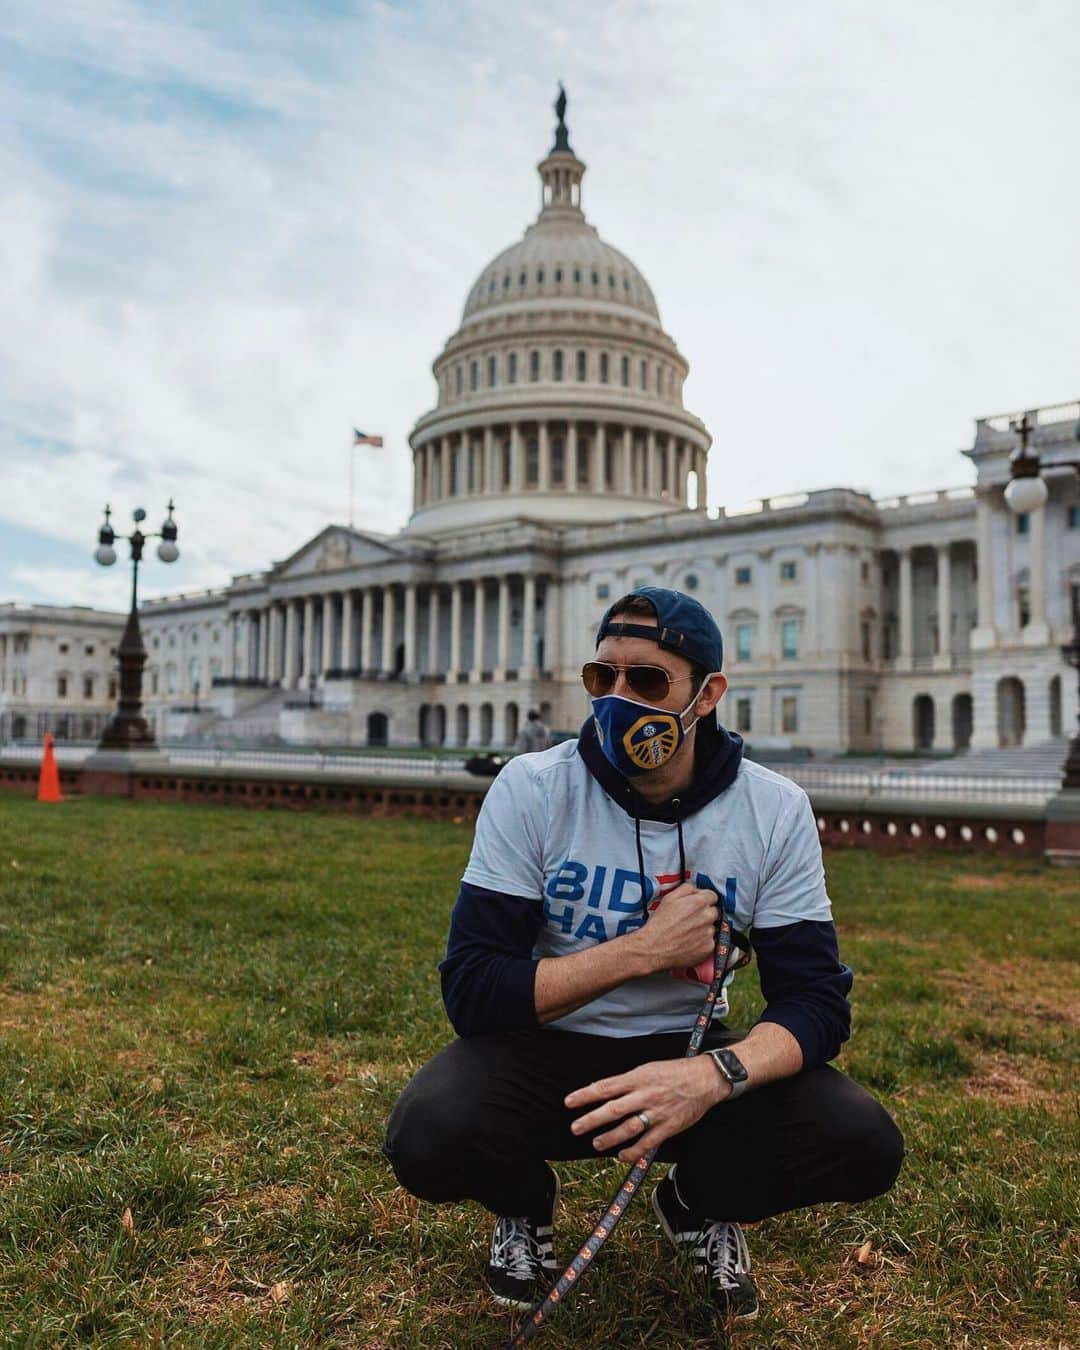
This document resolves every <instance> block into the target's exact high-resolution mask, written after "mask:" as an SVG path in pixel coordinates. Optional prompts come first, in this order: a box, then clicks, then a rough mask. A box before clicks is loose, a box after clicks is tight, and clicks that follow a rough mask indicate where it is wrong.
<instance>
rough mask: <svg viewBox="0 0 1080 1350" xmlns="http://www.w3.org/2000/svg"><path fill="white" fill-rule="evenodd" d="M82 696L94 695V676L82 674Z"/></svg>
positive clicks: (91, 696) (89, 696)
mask: <svg viewBox="0 0 1080 1350" xmlns="http://www.w3.org/2000/svg"><path fill="white" fill-rule="evenodd" d="M82 696H83V698H93V697H94V677H93V675H84V676H83V682H82Z"/></svg>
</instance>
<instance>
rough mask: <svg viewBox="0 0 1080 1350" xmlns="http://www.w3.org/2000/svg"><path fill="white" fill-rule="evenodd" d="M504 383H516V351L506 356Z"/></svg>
mask: <svg viewBox="0 0 1080 1350" xmlns="http://www.w3.org/2000/svg"><path fill="white" fill-rule="evenodd" d="M506 383H507V384H517V352H511V353H510V355H509V356H508V357H507V358H506Z"/></svg>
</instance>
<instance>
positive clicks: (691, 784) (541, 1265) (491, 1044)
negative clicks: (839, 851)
mask: <svg viewBox="0 0 1080 1350" xmlns="http://www.w3.org/2000/svg"><path fill="white" fill-rule="evenodd" d="M596 642H597V649H596V656H595V659H594V660H592V661H589V662H587V663H586V664H585V666H584V668H583V670H582V682H583V683H584V685H585V689H586V691H587V693H588V694H589V695H590V697H591V698H592V701H593V702H592V715H591V716H590V717H589V718H588V720H587V721H586V722H585V725H584V726H583V727H582V728H581V735H580V737H579V739H578V740H576V741H565V742H563V744H561V745H557V746H554V747H553V748H552V749H550V750H547V751H545V752H544V753H543V754H541V755H519V756H517V757H516V758H514V759H512V760H511V761H510V763H509V764H508V765H507V766H506V768H505V769H503V771H502V773H501V774H500V775H499V777H498V778H496V779H495V781H494V783H493V784H492V786H491V790H490V791H489V792H488V794H487V796H486V797H485V799H484V804H483V808H482V809H481V812H480V817H479V819H478V820H477V823H476V837H475V840H474V842H473V850H472V857H471V858H470V859H469V865H468V867H467V868H466V871H465V876H464V878H463V881H462V884H461V890H460V892H459V894H458V900H457V904H456V906H455V908H454V913H453V917H452V918H451V921H450V938H449V943H448V949H447V954H446V959H445V960H444V961H443V963H442V965H441V967H440V971H441V974H442V992H443V1001H444V1003H445V1005H446V1010H447V1013H448V1014H449V1017H450V1020H451V1022H452V1023H453V1025H454V1029H455V1030H456V1031H457V1033H458V1036H459V1038H460V1039H458V1040H455V1041H453V1042H452V1043H451V1044H450V1045H448V1046H447V1047H446V1048H445V1049H444V1050H442V1051H440V1053H439V1054H437V1055H436V1056H435V1058H434V1059H432V1060H430V1061H429V1062H428V1063H427V1064H426V1065H424V1066H423V1068H421V1069H420V1070H419V1072H418V1073H417V1074H416V1075H415V1077H414V1078H413V1079H412V1081H411V1082H410V1083H409V1084H408V1086H407V1087H406V1088H405V1090H404V1092H403V1093H402V1095H401V1097H400V1098H399V1099H398V1102H397V1105H396V1106H395V1107H394V1109H393V1112H392V1113H391V1116H390V1121H389V1125H388V1128H387V1140H386V1144H385V1152H386V1155H387V1157H388V1158H389V1160H390V1162H391V1163H392V1164H393V1167H394V1170H395V1172H396V1174H397V1177H398V1180H399V1181H400V1182H401V1184H402V1185H403V1186H405V1187H406V1188H407V1189H408V1190H410V1191H411V1192H412V1193H413V1194H414V1195H417V1196H420V1197H421V1198H422V1199H425V1200H430V1201H433V1202H435V1203H437V1204H439V1203H445V1202H447V1201H458V1200H475V1201H479V1202H480V1204H482V1205H483V1206H485V1207H486V1208H487V1209H488V1210H489V1211H490V1212H491V1214H492V1215H493V1216H494V1218H495V1229H494V1234H493V1236H492V1241H491V1256H490V1260H489V1264H488V1271H487V1279H488V1284H489V1286H490V1288H491V1290H492V1291H493V1293H494V1294H495V1297H496V1298H497V1299H499V1300H500V1301H501V1302H502V1303H504V1304H509V1305H511V1306H513V1307H517V1308H528V1307H529V1306H530V1305H531V1304H532V1302H533V1301H534V1300H535V1299H537V1298H539V1297H540V1296H541V1295H543V1294H544V1292H545V1291H546V1289H547V1287H548V1286H549V1285H550V1284H551V1282H552V1281H553V1280H554V1278H555V1275H556V1273H557V1271H556V1260H555V1255H554V1252H553V1249H552V1244H553V1229H554V1225H555V1210H556V1207H557V1203H558V1196H559V1182H558V1177H557V1174H556V1173H555V1172H554V1171H553V1170H552V1168H551V1167H550V1166H549V1165H548V1164H549V1160H552V1159H554V1160H556V1161H559V1160H564V1159H579V1158H611V1157H615V1156H618V1157H619V1158H621V1159H622V1160H623V1161H624V1162H633V1161H634V1160H635V1159H637V1158H638V1157H640V1156H641V1154H642V1153H644V1152H646V1151H647V1150H648V1149H651V1148H655V1147H657V1146H659V1149H660V1154H659V1160H660V1162H662V1163H669V1164H671V1170H670V1171H669V1172H668V1174H667V1176H666V1177H665V1178H664V1180H662V1181H661V1182H660V1183H659V1185H658V1186H657V1187H656V1188H655V1190H654V1192H653V1197H652V1198H653V1207H654V1209H655V1210H656V1214H657V1216H658V1218H659V1220H660V1224H661V1227H662V1229H663V1231H664V1233H665V1234H666V1235H667V1237H668V1238H669V1239H670V1240H671V1242H672V1243H673V1244H674V1245H675V1246H676V1247H677V1248H678V1249H679V1250H680V1251H681V1252H682V1253H684V1254H685V1255H686V1256H687V1257H689V1258H690V1260H691V1261H692V1262H693V1264H694V1265H695V1266H696V1268H697V1270H698V1271H699V1272H700V1274H701V1276H702V1277H703V1283H704V1285H705V1287H706V1288H707V1290H708V1292H709V1294H710V1295H711V1298H712V1301H713V1303H714V1304H715V1306H716V1308H717V1310H718V1311H719V1313H720V1314H721V1315H722V1316H724V1317H725V1318H727V1317H730V1318H735V1319H747V1318H752V1317H754V1316H756V1314H757V1311H758V1295H757V1290H756V1289H755V1287H754V1282H753V1279H752V1277H751V1274H750V1254H749V1251H748V1249H747V1244H746V1239H745V1237H744V1235H743V1231H742V1225H743V1224H744V1223H755V1222H757V1221H758V1220H760V1219H766V1218H769V1217H771V1216H772V1215H774V1214H784V1213H787V1212H788V1211H789V1210H795V1209H802V1208H804V1207H805V1206H807V1205H820V1204H823V1203H828V1202H830V1201H833V1202H835V1201H843V1202H846V1203H848V1204H855V1203H858V1202H859V1201H862V1200H869V1199H870V1198H871V1197H873V1196H876V1195H881V1194H882V1193H883V1192H884V1191H887V1190H888V1189H889V1187H890V1186H891V1185H892V1184H893V1181H894V1180H895V1178H896V1175H897V1173H898V1171H899V1169H900V1163H901V1159H902V1157H903V1152H904V1144H903V1139H902V1138H901V1136H900V1131H899V1130H898V1129H897V1128H896V1125H895V1124H894V1123H893V1121H892V1119H891V1117H890V1116H889V1114H888V1113H887V1112H886V1111H885V1109H884V1107H882V1106H881V1105H880V1103H878V1102H877V1101H875V1099H874V1098H873V1097H872V1096H871V1095H870V1093H869V1092H867V1091H866V1090H865V1088H862V1087H860V1086H859V1085H858V1084H857V1083H856V1082H854V1081H853V1080H852V1079H851V1078H849V1077H848V1076H847V1075H846V1074H844V1073H841V1072H840V1071H839V1070H838V1069H835V1068H833V1066H832V1065H831V1064H829V1062H828V1061H829V1060H831V1059H832V1058H833V1057H834V1056H835V1055H836V1053H837V1052H838V1051H839V1049H840V1046H841V1045H842V1044H843V1042H844V1041H845V1040H847V1038H848V1036H849V1034H850V1031H851V1022H850V1008H849V1006H848V997H847V996H848V991H849V990H850V988H851V982H852V974H851V971H850V970H849V969H848V967H847V966H845V965H844V964H843V963H842V962H841V960H840V956H839V953H838V951H837V942H836V930H835V928H834V927H833V918H832V907H831V905H830V902H829V896H828V894H827V892H826V889H825V872H824V869H823V867H822V859H821V845H820V843H819V841H818V832H817V826H816V825H815V823H814V813H813V811H812V810H811V807H810V802H809V800H808V799H807V796H806V793H805V792H804V791H803V790H802V788H800V787H799V786H798V785H797V784H795V783H793V782H792V781H791V780H790V779H789V778H782V777H781V776H780V775H779V774H776V773H772V772H770V770H768V769H766V768H763V767H762V766H761V765H760V764H754V763H752V762H750V761H749V760H747V759H746V758H745V757H744V756H743V746H742V741H741V739H740V738H739V737H738V736H737V735H734V734H733V733H731V732H729V731H726V730H725V729H724V728H723V727H722V726H720V725H719V723H718V721H717V717H716V708H717V704H718V703H719V702H720V699H721V698H722V697H723V694H724V691H725V689H726V688H727V679H726V678H725V676H724V675H723V674H722V673H721V669H722V661H723V643H722V640H721V636H720V629H719V628H718V627H717V625H716V621H715V619H714V618H713V617H712V615H711V614H710V613H709V612H708V611H707V610H706V609H704V608H703V606H702V605H701V604H699V603H698V601H696V600H695V599H694V598H693V597H692V596H689V595H683V594H681V593H680V592H678V591H671V590H663V589H660V588H659V587H653V586H646V587H642V588H641V589H639V590H637V591H635V592H633V593H632V594H630V595H627V596H624V597H623V598H622V599H620V600H617V601H616V602H615V604H614V605H612V607H611V608H610V609H609V610H608V612H607V613H606V614H605V615H604V617H603V619H602V620H601V623H600V630H599V632H598V633H597V638H596ZM720 905H723V906H724V909H725V911H726V912H727V914H728V916H729V917H730V920H731V926H732V929H733V931H734V935H735V938H736V940H737V944H738V946H739V947H740V948H743V949H747V948H751V947H752V949H753V952H754V954H755V955H756V958H757V965H758V976H759V979H760V981H761V992H762V995H763V997H764V1001H765V1007H764V1010H763V1012H762V1013H761V1015H760V1017H758V1019H757V1021H756V1022H755V1024H754V1025H753V1026H752V1027H751V1028H750V1029H749V1031H743V1030H740V1029H737V1028H735V1027H732V1026H728V1025H726V1024H725V1021H724V1020H723V1019H724V1018H725V1017H726V1014H727V1011H728V1002H727V996H726V992H725V994H724V995H723V997H721V998H719V999H718V1000H717V1002H716V1004H715V1005H714V1008H713V1013H714V1014H715V1015H714V1016H713V1018H712V1023H711V1026H710V1027H709V1029H708V1031H707V1032H706V1034H705V1042H704V1045H703V1047H702V1053H701V1054H700V1055H698V1056H697V1057H696V1058H689V1059H688V1058H686V1056H685V1051H686V1044H687V1038H688V1036H689V1034H690V1031H691V1028H692V1027H693V1025H694V1022H695V1019H696V1017H697V1016H698V1012H699V1009H700V1007H701V1001H702V996H703V992H704V991H703V988H702V986H703V985H707V984H708V983H709V980H710V978H711V976H712V972H713V953H714V944H715V938H716V932H715V930H716V924H717V919H718V913H719V906H720ZM703 964H704V969H702V966H703ZM740 964H742V961H741V959H740V960H736V961H735V962H734V963H733V964H730V965H729V977H728V978H729V979H730V978H731V976H733V975H734V973H735V969H736V968H737V966H738V965H740ZM821 1243H822V1246H824V1239H822V1240H821ZM646 1251H648V1253H649V1254H650V1255H651V1248H649V1249H646ZM646 1251H643V1252H642V1253H641V1254H640V1256H641V1258H643V1259H645V1258H646ZM568 1254H569V1253H568V1252H566V1251H564V1253H563V1255H564V1257H565V1256H568ZM836 1260H837V1257H836V1254H835V1252H832V1253H828V1254H826V1253H825V1252H824V1251H823V1250H819V1251H818V1253H817V1261H818V1263H819V1266H818V1268H819V1270H820V1269H823V1268H828V1267H829V1266H830V1265H832V1264H835V1262H836ZM606 1273H607V1274H608V1275H609V1277H610V1274H611V1271H610V1268H609V1269H608V1270H607V1272H606ZM599 1274H600V1272H598V1275H599ZM660 1337H661V1340H663V1339H664V1336H663V1333H662V1332H661V1333H660Z"/></svg>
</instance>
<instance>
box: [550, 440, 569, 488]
mask: <svg viewBox="0 0 1080 1350" xmlns="http://www.w3.org/2000/svg"><path fill="white" fill-rule="evenodd" d="M565 483H566V442H565V441H564V440H563V438H562V437H561V436H552V438H551V484H552V487H562V486H563V485H564V484H565Z"/></svg>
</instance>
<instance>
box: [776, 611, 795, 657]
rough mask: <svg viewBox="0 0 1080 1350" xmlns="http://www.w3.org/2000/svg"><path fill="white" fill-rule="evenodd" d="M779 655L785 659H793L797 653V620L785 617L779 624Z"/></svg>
mask: <svg viewBox="0 0 1080 1350" xmlns="http://www.w3.org/2000/svg"><path fill="white" fill-rule="evenodd" d="M780 655H781V656H782V657H783V659H784V660H785V661H794V660H796V659H797V657H798V655H799V621H798V619H785V620H784V621H783V623H782V624H781V625H780Z"/></svg>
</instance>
